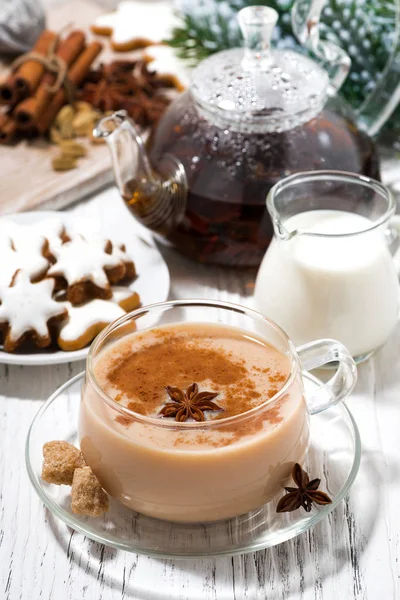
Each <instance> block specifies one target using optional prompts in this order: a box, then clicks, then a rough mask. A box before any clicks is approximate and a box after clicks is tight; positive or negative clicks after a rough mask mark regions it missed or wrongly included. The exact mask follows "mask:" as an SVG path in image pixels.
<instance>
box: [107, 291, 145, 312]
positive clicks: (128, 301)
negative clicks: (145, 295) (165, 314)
mask: <svg viewBox="0 0 400 600" xmlns="http://www.w3.org/2000/svg"><path fill="white" fill-rule="evenodd" d="M112 301H113V302H116V304H118V305H119V306H120V307H121V308H123V309H124V310H125V311H126V312H130V311H131V310H135V309H136V308H138V307H139V306H140V297H139V294H138V293H137V292H133V291H132V290H130V289H129V288H126V287H113V288H112Z"/></svg>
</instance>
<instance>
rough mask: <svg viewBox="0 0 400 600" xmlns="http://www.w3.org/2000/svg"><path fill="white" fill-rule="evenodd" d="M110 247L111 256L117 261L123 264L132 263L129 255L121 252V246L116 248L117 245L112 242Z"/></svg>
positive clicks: (123, 251)
mask: <svg viewBox="0 0 400 600" xmlns="http://www.w3.org/2000/svg"><path fill="white" fill-rule="evenodd" d="M112 245H113V247H112V253H111V254H112V256H115V258H117V259H119V260H120V261H122V262H123V263H127V262H133V261H132V258H131V257H130V256H129V254H128V253H127V252H126V251H125V250H122V248H121V246H118V244H115V243H114V242H113V243H112Z"/></svg>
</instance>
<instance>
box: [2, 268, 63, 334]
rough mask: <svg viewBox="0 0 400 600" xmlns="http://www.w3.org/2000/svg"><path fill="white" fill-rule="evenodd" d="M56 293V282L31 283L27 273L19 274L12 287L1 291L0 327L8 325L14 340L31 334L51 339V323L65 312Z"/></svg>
mask: <svg viewBox="0 0 400 600" xmlns="http://www.w3.org/2000/svg"><path fill="white" fill-rule="evenodd" d="M53 289H54V281H53V280H51V279H44V280H43V281H40V282H39V283H31V281H30V279H29V275H28V273H26V272H25V271H19V272H18V273H17V274H16V276H15V278H14V283H13V286H12V287H0V302H1V304H0V323H9V326H10V331H9V337H10V339H11V340H13V341H15V340H18V339H19V338H20V337H22V336H23V335H24V333H27V332H28V331H32V330H34V331H35V332H37V334H38V335H39V336H40V337H42V338H44V337H48V336H49V328H48V325H47V323H48V321H49V319H51V318H52V317H56V316H58V315H61V314H63V312H64V311H65V308H64V306H63V305H62V304H60V303H59V302H56V301H55V300H53V299H52V297H51V295H52V292H53Z"/></svg>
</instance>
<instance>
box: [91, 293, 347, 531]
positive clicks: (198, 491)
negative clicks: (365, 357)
mask: <svg viewBox="0 0 400 600" xmlns="http://www.w3.org/2000/svg"><path fill="white" fill-rule="evenodd" d="M332 362H334V363H335V365H336V371H335V372H334V374H333V376H332V378H331V379H330V380H329V381H328V382H327V383H325V384H321V387H320V388H319V389H318V391H317V392H316V393H315V394H314V396H313V397H307V398H305V396H304V389H303V382H302V371H304V370H307V369H314V368H317V367H320V366H322V365H324V364H326V363H332ZM355 382H356V367H355V364H354V361H353V359H352V358H351V356H350V354H349V352H348V351H347V350H346V348H345V347H344V346H343V345H342V344H341V343H339V342H336V341H334V340H318V341H316V342H311V343H309V344H306V345H304V346H301V347H299V348H295V347H294V345H293V343H292V342H291V340H290V339H289V337H288V336H287V335H286V334H285V332H284V331H283V330H282V329H280V327H278V326H277V325H276V324H275V323H274V322H272V321H270V320H269V319H267V318H265V317H264V316H262V315H261V314H259V313H257V312H255V311H253V310H251V309H248V308H244V307H242V306H238V305H234V304H229V303H226V302H217V301H215V302H214V301H206V300H204V301H203V300H182V301H181V300H179V301H173V302H163V303H161V304H154V305H151V306H147V307H144V308H141V309H139V310H136V311H134V312H132V313H130V314H128V315H125V316H124V317H122V318H121V319H119V320H117V321H115V322H114V323H113V324H111V325H110V326H109V327H107V328H106V329H105V330H104V331H103V332H102V333H101V334H100V335H99V336H98V337H97V339H96V340H95V341H94V343H93V344H92V347H91V349H90V352H89V356H88V360H87V366H86V376H85V381H84V384H83V388H82V402H81V408H80V419H79V420H80V422H79V439H80V445H81V450H82V453H83V456H84V458H85V461H86V462H87V464H88V465H90V466H91V468H92V469H93V471H94V473H95V475H96V476H97V478H98V479H99V481H100V483H101V485H102V486H103V487H104V489H105V490H106V491H107V492H108V493H109V494H110V495H111V496H113V497H114V498H117V499H118V500H120V501H121V502H122V503H123V504H125V505H126V506H128V507H129V508H131V509H133V510H135V511H137V512H139V513H142V514H145V515H147V516H150V517H155V518H158V519H164V520H168V521H176V522H187V523H198V522H200V523H204V522H209V521H216V520H220V519H227V518H231V517H234V516H237V515H240V514H243V513H247V512H249V511H253V510H255V509H257V508H259V507H261V506H262V505H264V504H265V503H267V502H268V501H270V500H271V499H272V498H273V497H274V496H275V495H276V494H277V493H281V492H282V490H283V485H284V484H285V481H286V480H287V479H288V477H289V476H290V473H291V470H292V467H293V464H294V463H296V462H298V463H300V464H302V463H303V461H304V459H305V456H306V454H307V449H308V443H309V430H310V420H311V426H312V414H313V413H317V412H320V411H322V410H325V409H327V408H329V407H330V406H332V405H333V404H335V403H337V402H339V401H340V400H342V399H343V398H344V397H345V396H347V395H348V394H349V393H350V392H351V390H352V388H353V387H354V385H355ZM310 416H311V419H310Z"/></svg>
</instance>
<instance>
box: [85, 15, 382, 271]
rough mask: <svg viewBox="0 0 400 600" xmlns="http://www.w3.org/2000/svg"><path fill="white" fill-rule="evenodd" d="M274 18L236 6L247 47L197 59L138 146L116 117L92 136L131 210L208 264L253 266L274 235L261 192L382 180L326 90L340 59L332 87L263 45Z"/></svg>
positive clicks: (130, 128)
mask: <svg viewBox="0 0 400 600" xmlns="http://www.w3.org/2000/svg"><path fill="white" fill-rule="evenodd" d="M320 4H321V3H320ZM276 20H277V13H276V11H274V10H273V9H271V8H267V7H265V6H254V7H247V8H245V9H242V10H241V11H240V12H239V22H240V25H241V28H242V32H243V36H244V41H245V47H244V48H237V49H232V50H227V51H224V52H219V53H217V54H215V55H213V56H211V57H209V58H207V59H206V60H204V61H203V62H201V63H200V64H199V66H198V67H197V68H196V69H194V71H193V73H192V84H191V86H190V89H189V90H188V91H187V92H185V93H183V94H182V95H180V96H179V97H177V98H176V99H175V100H174V101H173V103H172V104H171V106H170V107H169V108H168V110H167V111H166V113H165V114H164V116H163V117H162V118H161V120H160V122H159V123H158V125H157V126H156V128H155V129H154V131H152V132H151V135H150V137H149V139H148V141H147V143H146V145H145V144H144V142H143V140H142V139H141V137H140V135H139V132H138V130H137V129H136V127H135V125H134V123H133V122H132V121H130V120H129V119H128V118H127V117H126V115H124V114H123V111H120V112H118V113H115V114H114V115H112V116H110V117H106V118H105V119H103V120H102V121H101V122H100V123H99V125H98V127H97V128H96V130H95V135H97V136H103V137H106V139H107V141H108V142H109V145H110V148H111V152H112V156H113V164H114V170H115V177H116V181H117V184H118V187H119V189H120V192H121V195H122V196H123V198H124V200H125V202H126V204H127V206H128V207H129V209H130V210H131V212H132V214H133V215H134V216H135V217H136V218H137V219H138V220H139V221H140V222H141V223H142V224H143V225H145V226H146V227H148V228H149V229H150V230H152V231H153V232H154V234H155V235H156V237H158V238H160V239H162V240H164V241H166V242H167V243H169V244H170V245H172V246H173V247H174V248H176V249H178V250H179V251H180V252H182V253H183V254H186V255H187V256H189V257H191V258H194V259H196V260H198V261H201V262H204V263H217V264H220V265H227V266H246V267H256V266H258V265H259V263H260V262H261V259H262V257H263V255H264V253H265V250H266V248H267V246H268V244H269V242H270V241H271V239H272V235H273V228H272V224H271V221H270V217H269V215H268V212H267V210H266V204H265V200H266V195H267V193H268V191H269V190H270V188H271V187H272V186H273V185H274V184H275V183H276V182H277V181H278V180H280V179H281V178H283V177H286V176H287V175H290V174H292V173H296V172H299V171H311V170H318V169H335V170H343V171H352V172H354V173H360V174H365V175H368V176H370V177H373V178H377V179H379V167H378V159H377V155H376V151H375V149H374V145H373V143H372V141H371V139H370V138H369V137H368V135H367V133H366V132H364V131H362V129H361V127H358V126H357V125H356V124H355V120H354V118H353V117H352V115H351V113H350V111H349V110H348V109H347V107H346V106H345V105H344V104H343V102H342V101H341V100H340V99H339V98H338V97H336V96H334V94H333V92H334V91H336V89H335V88H337V87H338V86H339V85H340V84H341V83H342V82H343V80H344V77H345V75H346V73H347V71H348V68H349V61H348V59H347V62H346V56H345V55H344V53H343V52H342V51H340V52H338V56H337V57H336V64H335V68H332V69H331V71H330V74H331V79H330V77H329V75H328V73H327V71H326V70H325V69H323V68H322V67H320V66H319V65H318V64H317V63H316V62H314V61H313V60H311V59H310V58H308V57H307V56H304V55H301V54H298V53H296V52H294V51H292V50H275V49H271V44H270V39H271V34H272V29H273V27H274V25H275V23H276ZM316 23H318V19H317V20H316ZM313 26H315V22H314V24H313ZM359 117H360V115H359ZM369 118H371V110H370V111H369ZM359 121H360V122H361V119H360V118H359Z"/></svg>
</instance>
